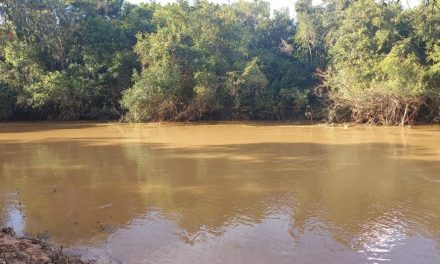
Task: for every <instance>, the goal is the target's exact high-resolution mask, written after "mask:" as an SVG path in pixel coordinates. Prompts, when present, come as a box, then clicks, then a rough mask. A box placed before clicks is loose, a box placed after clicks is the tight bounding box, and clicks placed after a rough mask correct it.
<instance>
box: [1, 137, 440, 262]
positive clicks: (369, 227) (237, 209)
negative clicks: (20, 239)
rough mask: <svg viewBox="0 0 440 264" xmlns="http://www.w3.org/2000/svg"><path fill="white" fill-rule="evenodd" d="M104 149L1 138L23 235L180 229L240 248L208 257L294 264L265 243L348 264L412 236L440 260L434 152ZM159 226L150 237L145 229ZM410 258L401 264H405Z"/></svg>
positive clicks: (305, 146) (8, 204)
mask: <svg viewBox="0 0 440 264" xmlns="http://www.w3.org/2000/svg"><path fill="white" fill-rule="evenodd" d="M114 139H118V138H114ZM101 143H102V142H101V141H99V140H93V139H92V138H88V139H84V138H82V139H81V140H66V141H54V142H45V143H43V142H40V143H32V142H31V143H17V142H1V144H0V182H1V186H0V209H1V212H2V213H1V214H2V215H3V221H4V222H5V223H6V224H8V221H9V222H14V221H15V223H18V222H20V221H21V222H22V224H21V225H22V227H21V228H22V229H23V230H22V231H23V233H26V234H32V235H38V234H40V235H41V234H49V236H50V238H51V239H52V240H53V241H56V242H59V243H63V244H66V245H83V244H87V243H91V244H96V243H98V244H99V243H102V242H99V241H110V243H111V241H114V243H115V244H117V245H119V246H121V243H122V244H124V243H128V244H129V245H131V246H132V247H134V248H136V246H135V244H136V243H140V246H138V248H137V249H141V248H148V247H150V248H153V249H154V248H155V247H156V244H157V245H160V244H165V243H170V242H172V241H174V240H173V239H176V234H177V238H178V239H180V241H181V242H182V243H183V244H184V245H191V246H195V245H196V244H197V243H199V242H200V241H202V242H203V241H204V242H205V243H206V241H217V240H215V239H216V238H222V239H226V238H228V239H230V240H231V241H232V242H230V243H232V244H233V243H237V244H236V246H237V247H238V248H228V247H229V246H230V244H227V245H226V244H221V243H220V242H219V241H218V242H212V246H213V248H210V249H206V250H214V248H215V247H216V246H218V249H217V250H219V249H222V250H224V251H229V252H234V250H238V251H240V249H239V248H240V247H244V248H245V249H247V250H248V251H249V252H254V253H255V254H256V256H258V254H257V252H258V251H261V254H263V253H264V254H266V255H267V256H272V257H273V259H271V260H273V261H275V262H279V263H284V262H286V263H287V261H286V259H277V256H276V255H277V254H275V255H274V252H269V251H270V250H272V251H273V250H275V251H276V249H273V248H272V249H268V248H267V243H273V245H274V246H275V245H277V246H278V247H279V249H280V250H281V249H282V248H283V247H284V249H282V250H283V252H282V253H285V254H287V255H286V256H284V257H286V258H287V259H289V260H291V259H292V257H294V256H292V255H290V254H294V253H295V252H296V253H295V254H297V255H296V256H298V254H300V253H298V252H297V251H295V248H300V249H301V250H303V251H302V252H303V254H305V253H310V254H312V252H313V251H314V250H315V251H317V252H318V255H319V252H321V251H320V248H321V247H322V249H323V250H324V248H327V249H326V250H330V253H331V252H333V253H332V254H337V253H338V252H339V253H340V254H341V256H345V257H346V258H347V259H346V260H350V259H351V260H353V259H356V258H358V257H359V255H362V254H363V253H362V252H364V253H365V252H369V250H370V251H371V252H373V253H374V252H376V251H378V250H379V251H380V250H385V251H386V250H388V251H386V253H387V254H388V253H389V254H391V253H392V250H393V247H397V246H396V245H399V243H401V244H402V245H404V244H405V243H407V244H409V245H411V246H414V245H415V247H416V248H417V242H411V241H413V240H411V239H413V238H414V237H415V238H421V239H425V240H428V242H429V241H434V243H435V248H436V250H437V253H435V251H434V253H432V254H431V255H429V254H428V255H429V256H431V258H436V257H439V254H438V252H439V251H438V243H439V241H440V202H439V200H438V194H439V193H440V162H439V161H438V160H436V159H433V160H423V159H421V158H420V157H423V156H424V155H426V156H429V155H431V154H430V153H431V152H430V150H429V149H424V148H421V147H416V146H409V145H399V144H383V143H368V144H347V145H344V144H318V143H265V142H260V143H249V144H224V145H215V146H213V145H210V146H194V147H178V146H172V145H167V144H159V143H157V144H154V143H130V142H123V141H121V142H120V143H114V144H106V145H103V144H101ZM415 156H417V157H419V158H413V157H415ZM17 210H18V211H17ZM11 218H13V219H11ZM14 219H15V220H14ZM145 225H147V226H148V227H145ZM153 227H154V228H153ZM252 228H254V229H252ZM124 230H125V231H124ZM130 230H137V231H136V232H134V233H133V232H131V231H130ZM154 230H156V232H159V233H157V234H156V233H155V237H153V236H151V237H149V236H148V234H145V233H143V232H155V231H154ZM130 232H131V233H130ZM160 232H162V233H160ZM255 232H256V233H255ZM140 233H143V235H142V237H139V234H140ZM168 233H169V235H168V236H166V235H164V234H168ZM252 233H254V234H257V237H254V238H253V239H254V240H255V241H256V242H250V241H251V240H246V239H243V240H240V237H241V238H243V237H246V238H247V239H252V235H251V234H252ZM235 237H238V238H237V239H236V241H235V240H234V239H235ZM425 240H423V241H422V242H423V243H425V242H426V241H425ZM93 241H95V242H93ZM96 241H98V242H96ZM130 241H136V243H135V244H131V242H130ZM140 241H142V242H140ZM220 241H221V240H220ZM233 241H235V242H233ZM133 243H134V242H133ZM173 243H174V242H173ZM310 243H312V244H310ZM412 243H415V244H412ZM207 245H210V244H209V243H208V244H207ZM329 245H330V246H329ZM332 245H333V246H334V248H332ZM121 247H122V248H124V247H123V246H121ZM176 247H177V246H176ZM286 247H287V248H286ZM183 248H185V247H184V246H179V249H180V250H183ZM419 249H420V250H421V252H419V253H421V254H424V253H426V252H424V250H428V249H429V250H432V248H431V247H428V248H426V247H420V248H419ZM127 250H128V249H127ZM169 250H171V249H169ZM186 250H188V249H187V248H186ZM241 250H244V249H241ZM267 250H269V251H267ZM289 250H290V251H292V252H290V251H289ZM344 250H348V252H346V253H343V252H344ZM375 250H376V251H375ZM115 251H117V249H115ZM379 251H378V252H379ZM422 251H423V252H422ZM173 252H174V251H173ZM246 252H247V251H246ZM289 252H290V253H289ZM325 252H327V251H322V252H321V253H322V254H324V255H325V254H327V253H329V252H327V253H325ZM371 252H370V253H371ZM390 252H391V253H390ZM156 253H157V252H156ZM169 253H170V252H163V255H161V256H162V257H163V256H164V255H166V254H169ZM242 253H243V252H242ZM275 253H276V252H275ZM330 253H329V254H330ZM376 253H377V252H376ZM379 253H380V252H379ZM379 253H378V254H379ZM151 254H152V253H151ZM158 254H159V253H158ZM176 254H177V253H176ZM181 254H185V253H181ZM389 254H388V255H387V256H388V257H390V258H393V257H394V259H399V256H397V257H396V256H394V255H392V254H391V255H389ZM433 254H434V255H433ZM120 255H122V256H124V254H123V253H120ZM379 255H380V254H379ZM355 256H356V257H355ZM380 256H381V257H383V254H382V255H380ZM432 256H433V257H432ZM241 257H242V258H244V259H243V260H251V259H252V257H250V256H248V257H249V258H246V255H245V256H243V255H241ZM302 257H303V258H305V259H304V261H306V260H307V256H305V255H303V256H302ZM368 257H371V255H368ZM235 260H236V259H235ZM265 260H267V261H269V259H265ZM277 260H278V261H277ZM335 260H338V261H344V258H336V259H335ZM429 260H432V259H429ZM435 260H440V258H438V259H435ZM405 261H406V260H404V262H400V263H410V262H405ZM233 262H234V261H233ZM335 263H336V262H335Z"/></svg>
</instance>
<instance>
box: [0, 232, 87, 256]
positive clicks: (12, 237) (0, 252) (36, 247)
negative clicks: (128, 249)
mask: <svg viewBox="0 0 440 264" xmlns="http://www.w3.org/2000/svg"><path fill="white" fill-rule="evenodd" d="M49 263H56V264H86V263H87V264H90V263H92V262H84V261H82V260H81V259H80V258H79V257H75V256H69V255H66V254H64V253H63V249H62V248H58V249H55V248H53V247H51V246H50V245H49V244H47V243H46V242H44V241H41V240H38V239H33V238H26V237H18V236H17V235H16V234H15V233H14V231H13V230H12V229H11V228H2V229H1V230H0V264H49Z"/></svg>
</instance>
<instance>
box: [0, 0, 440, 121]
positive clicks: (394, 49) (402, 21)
mask: <svg viewBox="0 0 440 264" xmlns="http://www.w3.org/2000/svg"><path fill="white" fill-rule="evenodd" d="M295 10H296V17H295V18H292V17H290V16H289V12H288V10H279V11H274V12H273V13H272V12H271V8H270V5H269V3H268V2H265V1H262V0H254V1H237V2H234V3H232V4H215V3H211V2H209V1H203V0H200V1H191V2H188V1H184V0H180V1H177V2H175V3H172V4H167V5H163V6H162V5H159V4H156V3H154V2H152V3H145V4H140V5H133V4H130V3H128V2H125V1H123V0H32V1H28V0H0V119H1V120H14V119H20V120H22V119H43V120H83V119H86V120H87V119H90V120H126V121H135V122H139V121H162V120H168V121H188V120H189V121H195V120H243V119H270V120H293V119H297V120H305V119H310V120H323V121H330V122H351V121H354V122H361V123H374V124H386V125H399V124H400V125H406V124H411V123H414V122H425V123H427V122H439V121H440V9H439V7H438V3H437V1H433V0H429V1H428V0H425V1H421V2H420V5H419V6H417V7H414V8H403V7H402V5H401V4H400V2H399V1H374V0H324V1H322V3H321V4H319V5H314V4H313V3H312V0H298V1H297V2H296V6H295Z"/></svg>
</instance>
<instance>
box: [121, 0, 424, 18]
mask: <svg viewBox="0 0 440 264" xmlns="http://www.w3.org/2000/svg"><path fill="white" fill-rule="evenodd" d="M127 1H128V2H131V3H142V2H148V1H147V0H127ZM266 1H268V2H270V5H271V7H272V9H281V8H286V7H287V8H289V10H290V14H291V16H292V17H294V16H295V14H294V9H295V8H294V7H295V2H296V0H266ZM314 1H315V2H319V0H314ZM170 2H174V1H173V0H156V3H162V4H166V3H170ZM211 2H215V3H224V4H227V3H229V2H235V1H234V0H211ZM401 2H402V3H403V5H404V6H410V7H412V6H415V5H417V4H418V3H419V2H420V0H401Z"/></svg>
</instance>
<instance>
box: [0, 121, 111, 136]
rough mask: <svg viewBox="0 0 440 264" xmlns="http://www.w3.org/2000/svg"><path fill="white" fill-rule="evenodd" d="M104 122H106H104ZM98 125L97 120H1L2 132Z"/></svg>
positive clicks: (26, 131)
mask: <svg viewBox="0 0 440 264" xmlns="http://www.w3.org/2000/svg"><path fill="white" fill-rule="evenodd" d="M103 124H104V123H103ZM95 126H97V123H96V122H77V121H75V122H68V121H64V122H50V121H48V122H41V121H38V122H0V134H2V133H30V132H42V131H53V130H58V129H82V128H89V127H95Z"/></svg>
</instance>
